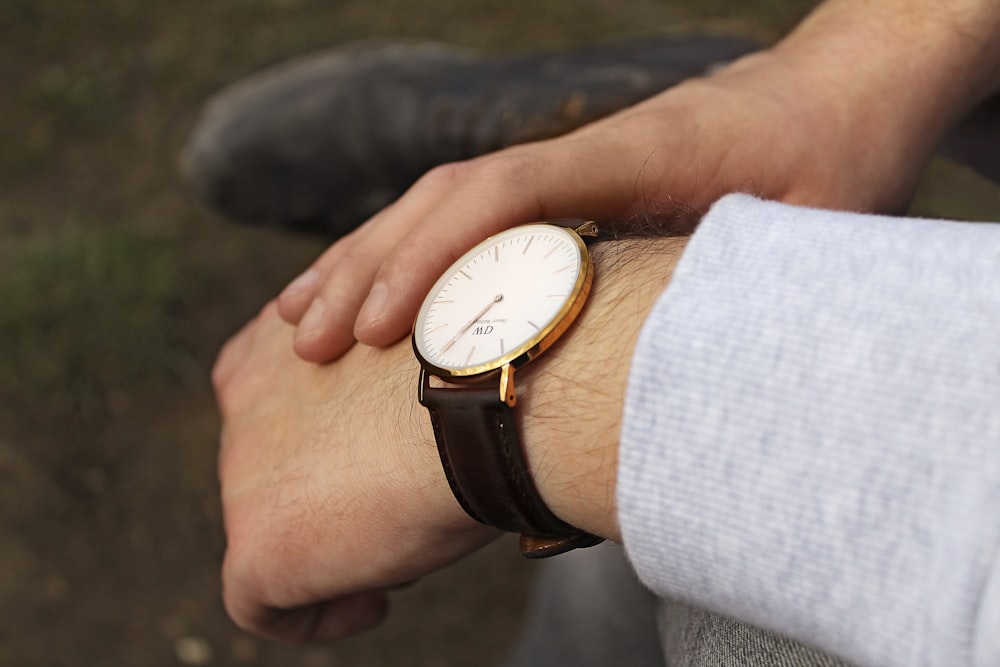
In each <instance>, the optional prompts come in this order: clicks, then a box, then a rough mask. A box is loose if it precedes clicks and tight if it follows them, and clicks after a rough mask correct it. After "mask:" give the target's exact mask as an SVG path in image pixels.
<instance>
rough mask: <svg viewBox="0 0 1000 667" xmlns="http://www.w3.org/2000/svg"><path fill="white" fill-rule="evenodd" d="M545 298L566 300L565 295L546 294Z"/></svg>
mask: <svg viewBox="0 0 1000 667" xmlns="http://www.w3.org/2000/svg"><path fill="white" fill-rule="evenodd" d="M545 298H547V299H564V298H566V295H565V294H546V295H545Z"/></svg>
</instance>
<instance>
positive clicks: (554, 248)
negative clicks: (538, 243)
mask: <svg viewBox="0 0 1000 667" xmlns="http://www.w3.org/2000/svg"><path fill="white" fill-rule="evenodd" d="M556 250H559V246H558V245H554V246H552V250H549V251H548V252H547V253H545V257H542V259H548V258H549V255H551V254H552V253H554V252H555V251H556Z"/></svg>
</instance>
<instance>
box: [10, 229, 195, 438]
mask: <svg viewBox="0 0 1000 667" xmlns="http://www.w3.org/2000/svg"><path fill="white" fill-rule="evenodd" d="M2 256H3V260H4V261H3V264H2V266H3V268H2V270H0V303H3V304H4V307H3V308H2V309H0V343H2V349H0V354H2V357H3V359H4V360H5V361H4V363H3V364H2V365H0V396H2V397H3V399H4V403H5V404H6V405H7V406H8V407H17V408H18V410H19V412H20V413H21V414H22V415H23V414H25V412H30V411H31V408H30V406H31V405H37V404H39V403H41V404H43V405H45V406H47V407H48V409H49V410H50V411H53V412H55V413H56V414H49V415H48V417H49V418H50V419H60V418H64V417H67V416H70V415H71V414H74V413H80V412H89V411H91V410H92V408H93V407H94V406H102V405H105V406H106V405H108V404H109V403H111V404H113V403H114V401H115V400H116V397H120V396H123V395H126V394H128V393H129V392H131V391H134V390H135V389H136V388H138V387H143V386H149V385H151V384H163V383H164V382H168V381H169V380H171V378H176V376H177V369H178V367H179V365H181V363H182V362H183V360H184V358H185V356H187V353H186V352H185V351H184V350H183V349H182V348H181V347H180V346H179V340H180V339H179V333H180V327H179V316H180V313H179V309H180V306H181V303H182V295H183V293H184V292H185V284H184V273H183V271H182V268H181V267H182V264H183V259H182V258H181V257H180V255H179V254H178V253H177V248H176V246H175V244H174V243H173V242H172V241H171V240H169V239H165V238H156V237H151V236H142V235H138V234H135V233H132V232H129V231H126V230H123V229H115V228H112V229H108V230H98V231H87V230H84V229H80V228H75V229H68V230H62V231H61V233H60V234H59V235H58V236H44V237H40V238H32V239H28V240H22V241H21V242H19V243H14V244H11V245H8V246H7V247H6V248H5V249H4V252H3V253H2Z"/></svg>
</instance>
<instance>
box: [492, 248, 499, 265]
mask: <svg viewBox="0 0 1000 667" xmlns="http://www.w3.org/2000/svg"><path fill="white" fill-rule="evenodd" d="M493 261H494V262H499V261H500V246H498V245H495V246H493Z"/></svg>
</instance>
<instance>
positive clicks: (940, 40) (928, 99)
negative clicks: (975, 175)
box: [775, 0, 1000, 157]
mask: <svg viewBox="0 0 1000 667" xmlns="http://www.w3.org/2000/svg"><path fill="white" fill-rule="evenodd" d="M775 52H776V53H778V54H780V55H781V56H782V57H783V58H784V60H785V61H786V62H787V63H788V64H789V65H788V66H789V67H790V68H793V69H796V70H798V71H799V72H800V73H801V74H802V75H803V77H802V78H810V79H812V80H813V81H815V82H817V83H818V84H819V85H821V86H823V87H824V88H825V92H826V96H825V98H826V100H827V102H828V103H829V104H831V105H835V106H836V107H838V108H839V110H840V112H841V113H842V114H845V115H847V116H851V117H855V118H862V119H864V120H865V121H867V122H869V123H870V124H871V125H872V128H873V130H875V133H874V134H875V135H876V136H873V141H872V146H873V149H875V150H894V151H899V152H900V153H902V154H903V155H907V156H913V157H917V156H920V155H922V154H923V153H924V152H926V151H929V150H930V149H931V148H932V147H933V145H934V144H935V143H936V141H937V140H938V139H939V138H940V136H941V134H942V133H943V132H944V131H945V130H946V129H947V128H948V127H949V126H950V125H951V124H952V123H954V122H955V121H956V120H957V119H958V118H959V117H960V116H961V115H962V114H963V113H964V112H966V111H967V110H969V109H970V108H971V107H972V106H973V105H974V104H976V103H977V102H979V101H981V100H982V99H983V98H984V97H986V96H987V95H989V94H990V93H992V92H995V91H996V90H997V89H998V87H1000V3H997V2H996V1H995V0H949V1H948V2H941V1H940V0H877V1H871V0H830V1H829V2H826V3H824V4H822V5H821V6H820V7H819V8H818V9H817V10H816V11H815V12H813V14H812V15H810V16H809V17H807V18H806V19H805V20H804V21H803V22H802V24H801V25H800V26H799V27H798V28H796V29H795V30H794V31H793V32H792V33H791V34H790V35H788V37H786V38H785V39H784V40H783V41H782V42H780V43H779V44H778V45H777V46H776V48H775Z"/></svg>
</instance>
